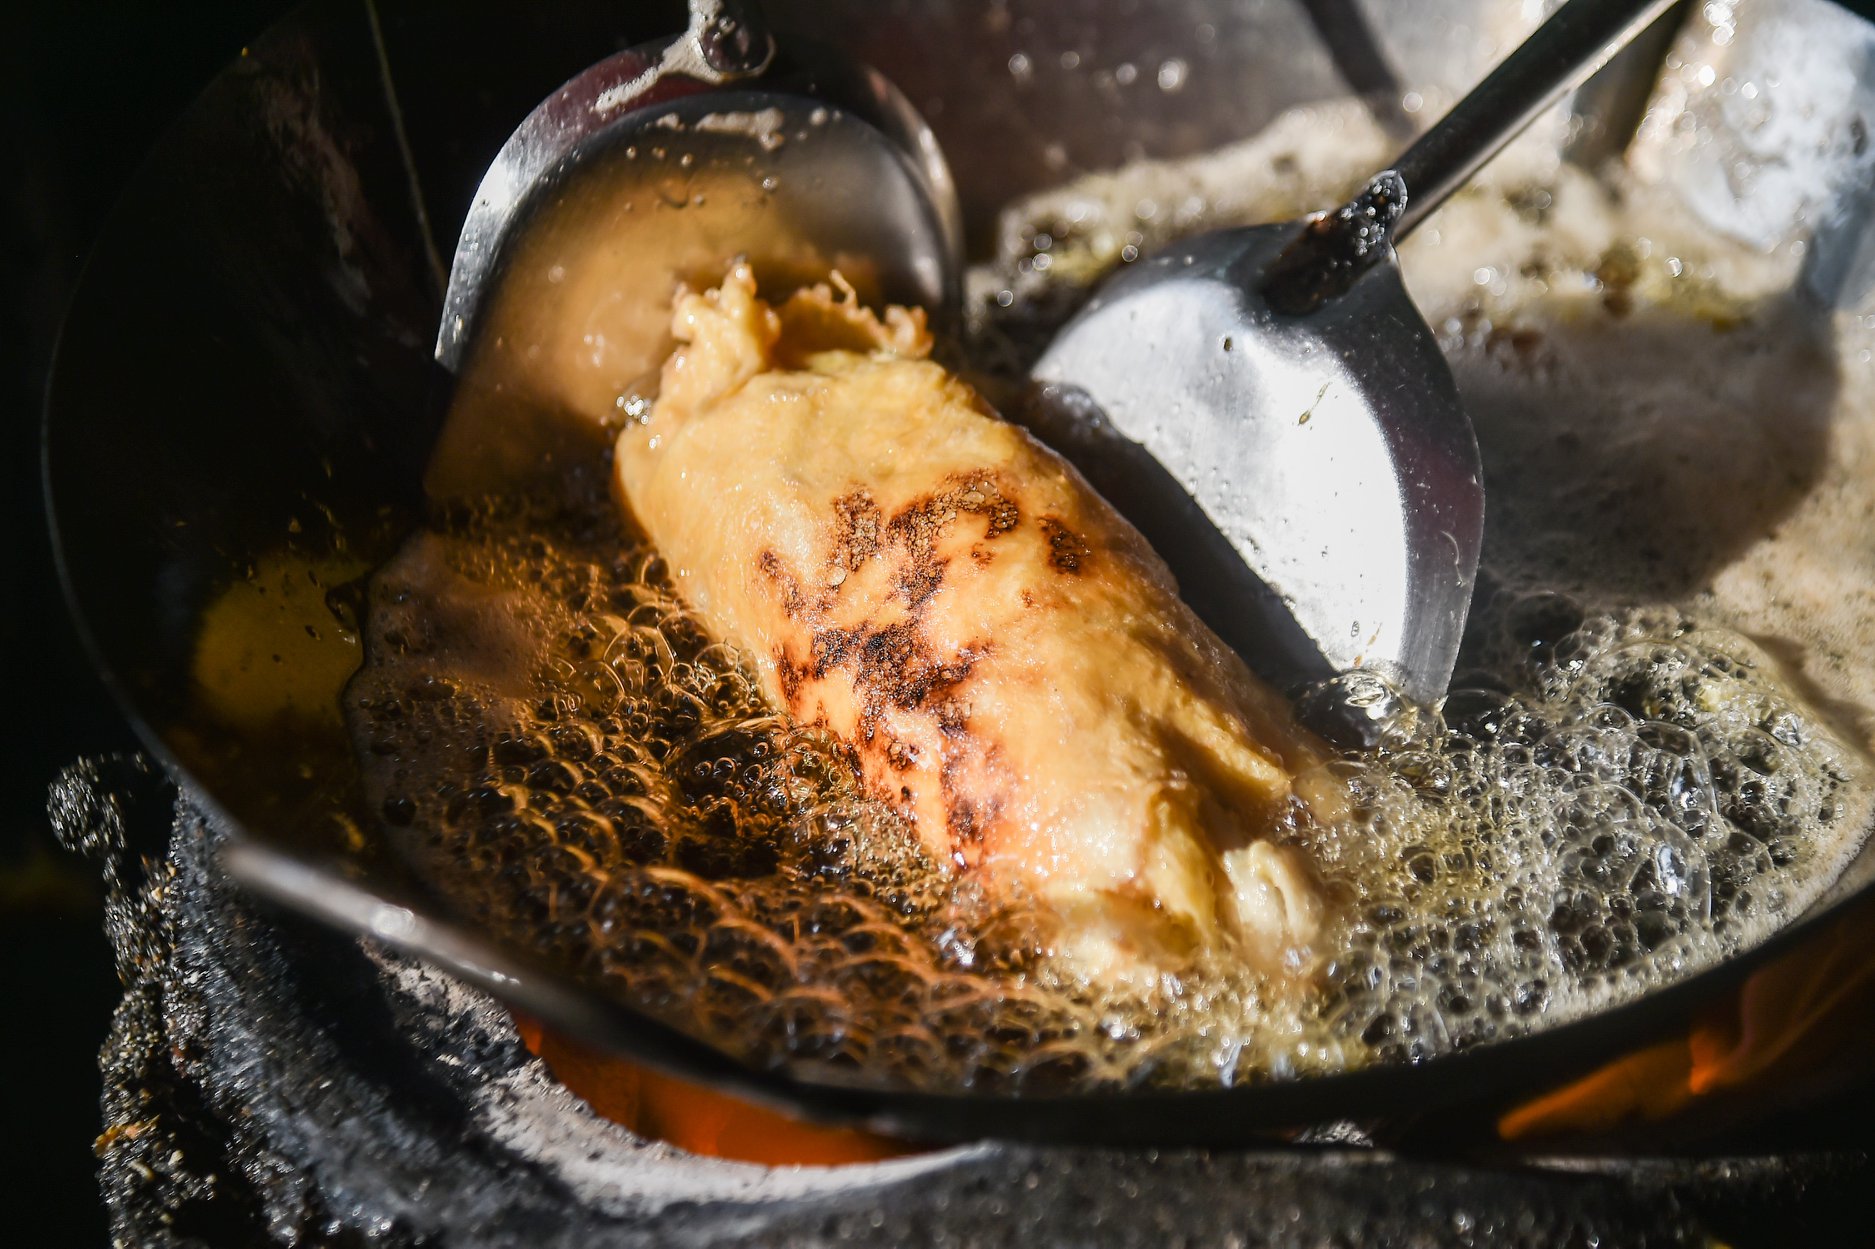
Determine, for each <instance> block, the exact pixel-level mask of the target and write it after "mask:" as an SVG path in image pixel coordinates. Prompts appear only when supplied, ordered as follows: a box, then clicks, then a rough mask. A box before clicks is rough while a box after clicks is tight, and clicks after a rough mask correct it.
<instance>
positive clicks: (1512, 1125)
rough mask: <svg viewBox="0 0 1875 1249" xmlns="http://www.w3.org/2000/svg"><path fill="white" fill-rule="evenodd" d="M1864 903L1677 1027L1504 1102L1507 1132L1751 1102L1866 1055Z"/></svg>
mask: <svg viewBox="0 0 1875 1249" xmlns="http://www.w3.org/2000/svg"><path fill="white" fill-rule="evenodd" d="M1872 954H1875V904H1871V903H1863V904H1861V905H1859V906H1858V907H1856V908H1855V909H1854V910H1852V911H1850V912H1849V913H1848V914H1847V915H1844V916H1843V917H1842V918H1840V919H1838V920H1836V921H1834V922H1833V923H1831V924H1829V925H1828V926H1827V927H1825V928H1824V929H1823V930H1822V931H1820V932H1818V933H1817V934H1816V935H1815V936H1813V937H1810V938H1809V939H1807V940H1805V941H1804V942H1803V943H1801V944H1800V945H1798V946H1797V947H1796V948H1794V949H1792V950H1790V951H1788V952H1787V953H1785V954H1783V955H1780V956H1779V957H1778V958H1776V959H1774V960H1772V961H1771V962H1769V963H1767V964H1765V965H1764V966H1763V967H1761V968H1759V969H1758V970H1757V971H1755V972H1753V973H1752V974H1751V975H1750V976H1749V977H1748V978H1747V979H1746V980H1745V982H1744V984H1742V985H1741V986H1740V987H1739V988H1738V989H1737V990H1735V991H1734V992H1732V993H1731V994H1730V995H1728V996H1727V997H1726V998H1725V999H1723V1000H1721V1001H1720V1002H1718V1003H1716V1004H1714V1005H1713V1006H1711V1007H1709V1008H1708V1009H1707V1010H1706V1011H1704V1012H1703V1013H1702V1014H1701V1015H1700V1016H1699V1017H1698V1018H1697V1019H1696V1020H1694V1022H1693V1024H1692V1026H1691V1027H1690V1028H1689V1030H1688V1031H1687V1033H1686V1035H1685V1036H1683V1037H1677V1038H1675V1039H1673V1040H1670V1041H1665V1042H1662V1043H1660V1044H1658V1045H1651V1046H1648V1047H1647V1048H1645V1049H1641V1050H1636V1051H1635V1052H1633V1053H1630V1054H1627V1055H1625V1056H1623V1057H1621V1058H1617V1059H1615V1060H1614V1061H1613V1062H1610V1063H1608V1064H1606V1065H1605V1066H1603V1067H1602V1068H1600V1069H1599V1070H1597V1071H1594V1072H1592V1073H1590V1074H1589V1075H1586V1076H1584V1077H1582V1078H1581V1079H1579V1080H1576V1081H1574V1082H1573V1083H1571V1084H1567V1085H1564V1086H1563V1087H1562V1088H1559V1089H1556V1090H1555V1091H1553V1092H1550V1093H1547V1094H1544V1095H1543V1096H1541V1097H1537V1098H1535V1099H1533V1100H1531V1101H1529V1102H1526V1103H1524V1104H1523V1105H1521V1106H1518V1107H1516V1108H1515V1109H1513V1110H1511V1111H1510V1112H1509V1113H1507V1114H1505V1115H1504V1116H1503V1117H1502V1118H1500V1119H1499V1120H1498V1125H1497V1127H1498V1135H1499V1136H1500V1137H1502V1138H1503V1139H1504V1140H1507V1141H1516V1140H1527V1139H1530V1138H1533V1137H1542V1136H1555V1135H1560V1134H1571V1133H1602V1132H1607V1131H1609V1130H1611V1129H1613V1128H1616V1127H1619V1126H1623V1125H1628V1124H1633V1123H1636V1122H1642V1123H1664V1122H1666V1121H1668V1120H1671V1119H1675V1118H1677V1117H1680V1116H1688V1117H1690V1116H1691V1115H1693V1114H1696V1113H1714V1114H1724V1113H1728V1112H1729V1113H1738V1111H1739V1108H1740V1107H1741V1106H1743V1105H1745V1104H1747V1103H1749V1105H1750V1106H1751V1107H1752V1108H1753V1109H1762V1108H1765V1107H1767V1106H1769V1105H1772V1104H1775V1103H1777V1102H1779V1101H1790V1100H1794V1099H1795V1098H1796V1097H1798V1096H1800V1095H1802V1094H1804V1093H1813V1092H1815V1091H1817V1090H1818V1089H1820V1088H1824V1087H1828V1086H1829V1085H1830V1084H1831V1083H1832V1082H1834V1081H1835V1080H1836V1079H1838V1078H1840V1077H1841V1076H1842V1075H1844V1074H1845V1073H1846V1072H1848V1071H1851V1070H1855V1069H1858V1068H1861V1067H1865V1066H1866V1062H1867V1051H1866V1046H1865V1042H1864V1038H1866V1037H1867V1036H1868V1029H1869V1028H1870V1026H1871V1025H1875V957H1871V955H1872Z"/></svg>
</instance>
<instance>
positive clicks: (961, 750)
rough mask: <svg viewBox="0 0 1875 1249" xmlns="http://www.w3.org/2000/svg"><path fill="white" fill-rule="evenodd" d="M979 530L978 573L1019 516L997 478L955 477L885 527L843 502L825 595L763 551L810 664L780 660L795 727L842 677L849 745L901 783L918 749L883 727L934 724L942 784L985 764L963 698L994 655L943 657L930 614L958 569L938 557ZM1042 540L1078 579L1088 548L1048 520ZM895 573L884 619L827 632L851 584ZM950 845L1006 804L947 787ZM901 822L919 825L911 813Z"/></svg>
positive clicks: (801, 658) (790, 656)
mask: <svg viewBox="0 0 1875 1249" xmlns="http://www.w3.org/2000/svg"><path fill="white" fill-rule="evenodd" d="M966 518H968V523H972V524H980V525H981V535H980V536H979V537H977V538H976V540H975V541H974V542H972V543H970V545H969V546H968V547H967V548H966V549H967V552H968V555H969V558H970V559H971V561H972V562H973V563H975V564H977V565H979V566H980V565H982V564H985V563H988V562H989V561H990V560H991V559H992V558H994V554H993V551H992V544H994V543H995V542H996V541H997V540H998V539H999V538H1001V537H1003V536H1004V535H1006V534H1009V533H1012V532H1014V531H1015V530H1016V529H1018V528H1019V527H1020V526H1021V523H1022V512H1021V509H1020V508H1019V507H1018V506H1017V504H1016V502H1015V500H1014V499H1013V498H1012V497H1011V495H1010V492H1009V491H1008V490H1006V489H1005V488H1004V486H1003V485H1002V484H1000V483H999V481H998V480H997V477H996V475H995V474H993V473H989V472H971V473H955V474H952V475H951V476H949V477H948V478H946V479H945V481H944V482H943V484H942V485H941V486H940V487H939V488H938V489H936V490H934V491H931V492H930V493H928V494H924V495H920V496H918V497H917V498H915V499H913V500H911V501H910V502H908V503H907V504H905V505H904V506H903V507H901V508H899V509H898V510H896V511H895V512H893V513H892V514H891V515H889V516H888V515H886V514H885V513H884V512H883V511H882V509H881V508H880V507H879V505H878V502H877V501H876V500H875V499H874V498H873V497H872V495H871V494H870V493H869V492H867V491H865V490H856V491H853V492H851V493H849V494H845V495H842V496H841V497H840V498H838V499H836V500H834V503H833V518H832V519H833V524H832V535H833V537H832V546H831V550H830V552H829V557H828V565H829V570H830V573H831V575H830V577H829V579H828V581H827V583H826V584H825V585H824V586H823V587H821V588H820V589H818V590H804V589H803V588H802V586H801V583H800V580H799V578H797V577H795V576H794V575H792V574H791V573H790V572H789V570H788V569H787V567H786V565H785V564H784V562H783V561H782V559H781V558H780V556H779V555H777V554H776V553H775V552H774V551H772V550H769V551H764V552H763V553H762V554H761V556H760V557H759V558H758V566H759V568H760V570H761V572H762V575H763V577H764V578H766V580H767V581H768V582H769V584H770V586H771V587H772V589H773V592H774V593H775V594H776V595H777V597H778V599H779V601H780V602H781V605H782V609H783V611H784V612H786V614H787V615H788V617H789V619H791V620H797V621H799V622H800V623H802V624H803V625H804V626H805V627H806V629H807V645H806V648H805V649H806V653H805V654H801V653H799V652H800V648H799V645H798V643H797V644H794V645H789V644H783V645H782V646H780V647H778V648H776V650H775V651H774V652H773V654H772V657H773V659H774V661H775V671H776V676H777V680H778V682H779V684H780V686H781V693H782V696H783V698H784V699H785V700H786V701H787V705H788V708H789V710H790V711H791V712H793V713H794V714H796V715H797V716H799V715H803V714H805V713H806V712H807V711H808V710H809V706H808V704H809V703H810V702H811V700H812V693H811V691H810V689H809V688H808V687H809V685H810V683H812V682H819V681H825V680H828V679H829V678H831V677H832V676H833V675H834V674H836V673H844V674H845V676H846V679H847V680H850V681H851V682H852V685H853V689H854V692H855V694H856V696H857V702H858V704H859V715H858V721H857V723H856V724H855V726H854V741H853V743H852V744H853V745H854V746H855V747H856V748H857V749H859V750H862V751H877V752H879V753H881V754H882V756H883V758H884V761H885V764H886V766H887V767H888V768H889V769H890V770H891V771H893V772H897V773H902V772H910V771H912V770H914V769H916V768H917V767H919V766H920V765H921V764H923V763H925V762H926V761H924V760H922V759H920V757H919V752H918V749H917V747H916V746H914V745H912V744H911V743H908V742H905V741H903V740H901V739H900V738H898V737H897V736H894V735H892V734H891V733H889V732H887V731H886V730H885V729H884V727H883V725H884V721H885V719H886V717H887V716H888V715H891V716H904V715H907V714H910V715H914V716H916V715H922V716H929V717H931V719H932V720H933V722H934V723H935V725H936V727H937V728H938V731H939V733H940V734H941V736H942V739H943V742H944V747H943V758H942V759H941V760H940V761H939V766H940V769H941V772H942V774H943V777H944V778H945V779H946V780H948V778H950V777H952V776H954V775H955V774H956V772H957V770H958V769H959V768H960V767H962V766H963V763H964V761H965V760H966V759H967V758H969V757H972V756H973V755H974V754H978V753H981V749H982V748H981V747H980V746H979V745H978V744H976V743H975V742H974V741H973V740H972V739H971V735H970V733H969V723H968V722H969V713H968V709H967V705H966V703H965V702H964V700H962V699H960V698H959V697H957V693H958V691H959V689H960V687H962V686H963V685H964V684H965V682H967V681H968V680H969V678H970V676H971V674H972V672H973V671H974V670H975V667H976V664H977V663H978V662H979V661H980V660H981V659H982V658H983V657H984V656H985V655H987V654H988V653H989V651H990V649H991V648H990V643H988V642H987V641H977V642H972V643H971V644H969V645H967V646H964V647H962V648H961V649H957V650H955V651H954V653H952V652H950V651H948V650H947V649H946V648H940V647H938V646H937V645H935V644H934V643H933V641H932V639H931V637H930V635H929V633H928V632H927V629H926V624H925V617H926V614H927V611H928V609H929V604H930V602H931V600H932V598H933V597H934V596H935V595H936V594H937V592H938V591H939V590H940V589H941V588H942V587H943V586H944V584H945V581H946V578H947V577H948V576H949V573H950V557H949V556H947V555H944V554H942V553H940V548H941V546H942V544H943V543H944V540H945V539H946V538H947V537H949V536H951V535H952V534H953V533H954V532H955V526H957V525H959V524H960V523H966ZM1049 526H1050V527H1045V528H1044V529H1043V532H1044V534H1045V535H1047V539H1048V541H1049V544H1050V561H1051V564H1053V565H1054V566H1055V567H1057V568H1062V567H1063V566H1064V563H1065V566H1066V567H1067V568H1068V569H1069V570H1072V569H1073V568H1075V567H1078V565H1079V561H1080V560H1081V559H1083V558H1085V556H1086V553H1087V547H1086V544H1085V543H1084V542H1082V541H1081V539H1080V538H1079V537H1078V536H1076V535H1074V534H1072V533H1071V532H1069V531H1068V530H1067V529H1066V527H1065V526H1063V525H1061V524H1060V522H1059V521H1055V520H1052V519H1051V520H1050V522H1049ZM875 559H878V560H884V561H886V563H887V567H888V577H889V587H890V589H889V594H888V595H887V598H886V601H885V602H883V603H881V604H879V610H878V611H877V612H875V613H873V614H871V615H869V616H868V617H867V618H866V619H864V620H862V621H860V622H859V623H858V624H847V623H839V624H835V623H832V622H831V621H830V620H829V617H830V616H831V615H832V614H833V609H834V606H835V604H836V603H837V602H838V601H839V598H840V593H841V587H842V586H844V585H845V584H846V582H847V577H848V576H849V575H850V574H853V573H857V572H859V571H860V569H861V568H862V567H864V566H865V565H866V564H867V563H868V562H869V561H871V560H875ZM944 793H945V802H946V808H947V812H948V818H947V824H948V826H949V828H950V831H951V833H952V836H953V837H954V838H957V839H961V840H965V841H975V840H979V839H980V837H981V834H982V830H983V828H984V827H985V825H986V823H987V822H988V820H990V819H991V818H993V816H994V813H995V810H996V809H997V808H998V807H999V806H1000V804H998V803H995V802H992V801H988V800H986V799H984V798H983V797H982V796H981V795H978V796H976V797H975V799H974V800H973V801H971V802H965V801H963V800H961V799H960V798H959V797H958V796H957V795H956V794H954V793H953V792H952V787H951V786H950V785H949V784H948V783H947V784H946V785H945V786H944ZM898 796H899V804H898V805H900V806H901V809H902V810H903V809H904V808H906V807H908V806H909V804H910V802H911V798H912V790H911V788H910V787H909V786H900V787H899V788H898ZM904 813H905V814H907V815H909V814H911V813H910V812H909V810H904Z"/></svg>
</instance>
